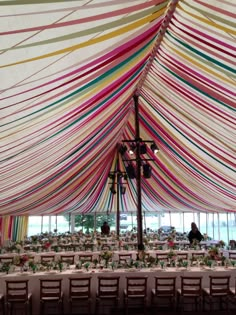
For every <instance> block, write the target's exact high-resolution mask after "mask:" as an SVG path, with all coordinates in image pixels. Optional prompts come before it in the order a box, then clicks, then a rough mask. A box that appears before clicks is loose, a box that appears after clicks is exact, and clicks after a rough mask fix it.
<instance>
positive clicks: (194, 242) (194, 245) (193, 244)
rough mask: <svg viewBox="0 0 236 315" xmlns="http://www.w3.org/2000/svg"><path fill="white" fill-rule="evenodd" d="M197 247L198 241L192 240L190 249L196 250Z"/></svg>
mask: <svg viewBox="0 0 236 315" xmlns="http://www.w3.org/2000/svg"><path fill="white" fill-rule="evenodd" d="M199 246H200V243H199V240H197V239H196V238H194V239H193V241H192V244H191V247H193V248H194V249H197V248H198V247H199Z"/></svg>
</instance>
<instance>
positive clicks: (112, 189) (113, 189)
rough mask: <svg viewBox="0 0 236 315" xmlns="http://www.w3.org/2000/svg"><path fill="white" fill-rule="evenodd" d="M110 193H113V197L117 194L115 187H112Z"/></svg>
mask: <svg viewBox="0 0 236 315" xmlns="http://www.w3.org/2000/svg"><path fill="white" fill-rule="evenodd" d="M110 191H111V193H112V194H113V195H115V194H116V190H115V187H114V186H113V185H112V186H111V187H110Z"/></svg>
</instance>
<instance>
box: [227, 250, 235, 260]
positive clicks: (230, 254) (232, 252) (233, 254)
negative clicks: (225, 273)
mask: <svg viewBox="0 0 236 315" xmlns="http://www.w3.org/2000/svg"><path fill="white" fill-rule="evenodd" d="M228 253H229V259H232V260H236V250H234V251H229V252H228Z"/></svg>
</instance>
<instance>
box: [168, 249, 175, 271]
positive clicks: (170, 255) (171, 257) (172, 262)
mask: <svg viewBox="0 0 236 315" xmlns="http://www.w3.org/2000/svg"><path fill="white" fill-rule="evenodd" d="M168 258H169V262H170V265H171V266H172V267H175V264H176V258H177V254H176V253H175V252H174V251H173V250H172V249H171V250H170V251H169V253H168Z"/></svg>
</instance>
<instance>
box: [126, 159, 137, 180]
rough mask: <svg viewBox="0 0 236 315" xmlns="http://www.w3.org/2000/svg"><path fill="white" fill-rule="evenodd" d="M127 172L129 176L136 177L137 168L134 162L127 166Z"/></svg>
mask: <svg viewBox="0 0 236 315" xmlns="http://www.w3.org/2000/svg"><path fill="white" fill-rule="evenodd" d="M126 173H127V175H128V177H129V178H130V179H134V178H136V172H135V168H134V166H133V164H132V163H129V164H128V165H127V166H126Z"/></svg>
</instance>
